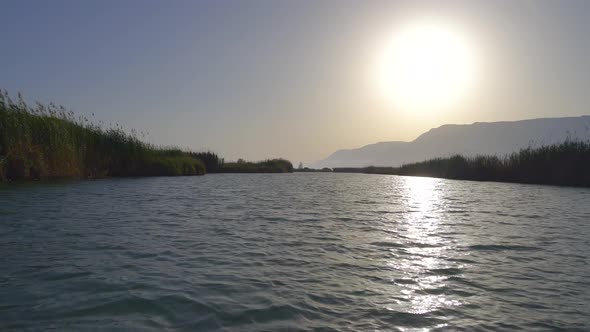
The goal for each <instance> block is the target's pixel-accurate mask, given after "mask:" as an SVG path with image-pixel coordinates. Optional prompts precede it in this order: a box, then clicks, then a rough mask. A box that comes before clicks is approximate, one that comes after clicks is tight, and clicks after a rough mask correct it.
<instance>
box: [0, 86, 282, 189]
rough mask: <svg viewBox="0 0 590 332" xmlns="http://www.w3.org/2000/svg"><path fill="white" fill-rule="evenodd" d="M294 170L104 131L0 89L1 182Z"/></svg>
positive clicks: (119, 131)
mask: <svg viewBox="0 0 590 332" xmlns="http://www.w3.org/2000/svg"><path fill="white" fill-rule="evenodd" d="M292 171H293V166H292V165H291V163H290V162H289V161H287V160H284V159H272V160H265V161H261V162H245V161H241V160H240V161H238V162H235V163H224V160H223V158H220V157H219V156H218V155H217V154H215V153H213V152H190V151H183V150H181V149H177V148H161V147H158V146H155V145H152V144H149V143H145V142H143V141H142V140H141V139H140V138H139V137H138V134H137V132H135V131H133V130H132V131H131V133H127V132H125V131H124V130H123V128H122V127H121V126H119V125H116V126H115V127H110V128H103V126H102V124H100V123H99V124H96V123H94V122H93V121H91V120H89V119H88V118H86V117H78V118H76V117H75V116H74V113H73V112H71V111H68V110H66V109H65V108H64V107H63V106H57V105H55V104H53V103H50V104H49V105H42V104H40V103H36V104H35V106H30V105H28V104H27V103H26V102H25V101H24V99H23V98H22V96H21V95H20V94H19V95H18V97H17V99H16V100H12V99H11V98H10V96H9V95H8V93H7V92H6V91H1V90H0V181H22V180H24V181H26V180H51V179H90V178H102V177H120V176H179V175H203V174H205V173H207V172H208V173H282V172H292Z"/></svg>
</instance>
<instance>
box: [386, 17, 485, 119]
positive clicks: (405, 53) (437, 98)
mask: <svg viewBox="0 0 590 332" xmlns="http://www.w3.org/2000/svg"><path fill="white" fill-rule="evenodd" d="M476 60H477V56H476V54H475V49H474V47H473V46H472V44H471V43H470V41H469V40H468V38H467V36H465V34H463V33H461V31H460V29H458V28H457V27H455V26H453V25H452V24H449V23H446V22H442V21H437V20H432V19H430V20H416V21H413V22H411V23H409V24H405V25H403V26H402V27H400V28H399V29H397V31H396V32H395V33H394V35H393V37H392V38H390V39H389V40H388V42H387V45H386V46H385V47H384V51H382V53H381V54H380V58H379V61H378V68H377V72H378V77H379V84H380V89H381V90H382V92H383V94H384V95H385V96H386V97H387V98H389V99H391V100H392V101H393V103H394V104H395V105H396V106H397V107H402V108H404V109H409V110H422V109H433V108H440V107H446V106H450V105H454V104H455V103H456V102H458V101H460V100H461V99H462V98H464V97H466V96H467V95H468V93H469V92H470V90H471V89H472V88H473V87H474V85H475V81H476V79H477V78H478V77H477V76H478V64H477V61H476Z"/></svg>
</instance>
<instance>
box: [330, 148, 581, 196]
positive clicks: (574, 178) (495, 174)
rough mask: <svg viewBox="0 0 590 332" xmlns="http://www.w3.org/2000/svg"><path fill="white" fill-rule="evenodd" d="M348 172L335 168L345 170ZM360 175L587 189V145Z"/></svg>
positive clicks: (457, 159)
mask: <svg viewBox="0 0 590 332" xmlns="http://www.w3.org/2000/svg"><path fill="white" fill-rule="evenodd" d="M345 170H349V171H350V170H351V169H335V170H334V171H336V172H338V171H345ZM360 170H361V172H363V173H371V174H395V175H410V176H428V177H437V178H447V179H460V180H475V181H500V182H517V183H536V184H550V185H566V186H583V187H590V142H582V141H572V140H568V141H566V142H563V143H561V144H555V145H550V146H543V147H539V148H526V149H522V150H520V151H519V152H515V153H513V154H511V155H508V156H505V157H496V156H477V157H473V158H467V157H463V156H460V155H455V156H452V157H449V158H435V159H431V160H427V161H423V162H419V163H412V164H406V165H402V166H401V167H373V166H371V167H367V168H363V169H360Z"/></svg>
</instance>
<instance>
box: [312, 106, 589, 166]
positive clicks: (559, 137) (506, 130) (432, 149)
mask: <svg viewBox="0 0 590 332" xmlns="http://www.w3.org/2000/svg"><path fill="white" fill-rule="evenodd" d="M568 138H569V139H578V140H590V115H583V116H571V117H560V118H536V119H525V120H516V121H497V122H474V123H471V124H444V125H441V126H438V127H436V128H431V129H429V130H428V131H426V132H424V133H422V134H420V135H419V136H418V137H417V138H415V139H414V140H412V141H409V142H404V141H382V142H377V143H372V144H368V145H365V146H362V147H360V148H352V149H340V150H337V151H335V152H334V153H332V154H330V155H329V156H328V157H327V158H325V159H323V160H320V161H317V162H315V163H313V165H312V166H313V167H316V168H321V167H366V166H400V165H401V164H404V163H410V162H418V161H422V160H425V159H429V158H435V157H445V156H449V155H451V154H462V155H465V156H471V155H476V154H491V155H505V154H509V153H512V152H515V151H518V150H519V149H522V148H526V147H529V146H532V147H536V146H543V145H550V144H555V143H560V142H563V141H565V140H566V139H568Z"/></svg>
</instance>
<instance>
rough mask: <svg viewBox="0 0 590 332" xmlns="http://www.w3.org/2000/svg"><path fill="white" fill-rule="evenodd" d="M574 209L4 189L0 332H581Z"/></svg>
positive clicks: (350, 183)
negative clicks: (118, 331)
mask: <svg viewBox="0 0 590 332" xmlns="http://www.w3.org/2000/svg"><path fill="white" fill-rule="evenodd" d="M586 202H590V190H587V189H580V188H559V187H546V186H533V185H518V184H502V183H477V182H465V181H449V180H440V179H427V178H407V177H397V176H378V175H360V174H290V175H208V176H205V177H188V178H145V179H107V180H99V181H87V182H74V183H61V184H44V185H28V184H27V185H22V186H18V185H11V186H8V187H0V234H1V235H2V236H1V237H0V250H1V251H2V255H0V266H1V267H2V268H1V270H0V285H2V287H0V330H3V331H4V330H44V329H54V330H153V331H161V330H186V331H194V330H221V331H235V330H239V331H276V330H322V331H359V330H371V331H375V330H398V331H413V330H417V331H423V330H433V331H439V330H440V331H446V330H458V331H497V330H505V331H512V330H568V331H576V330H578V331H586V330H589V329H590V325H589V322H588V317H590V309H589V306H588V303H590V291H588V290H589V289H590V281H588V280H590V269H589V268H588V266H589V264H588V263H589V261H588V258H587V255H586V252H588V249H590V241H588V239H589V238H590V224H589V223H588V222H587V221H588V218H589V217H590V207H589V206H588V204H586Z"/></svg>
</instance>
